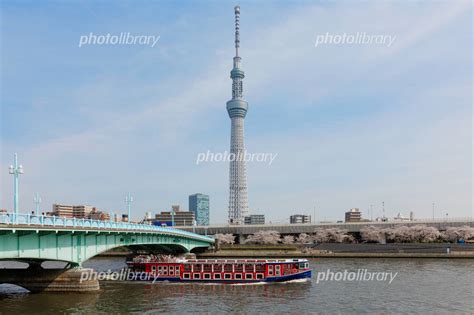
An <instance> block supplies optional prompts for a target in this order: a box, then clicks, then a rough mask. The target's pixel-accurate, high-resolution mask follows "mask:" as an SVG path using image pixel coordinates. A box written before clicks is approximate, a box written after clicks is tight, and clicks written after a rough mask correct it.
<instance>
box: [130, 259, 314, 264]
mask: <svg viewBox="0 0 474 315" xmlns="http://www.w3.org/2000/svg"><path fill="white" fill-rule="evenodd" d="M132 262H133V261H132ZM302 262H308V260H307V259H304V258H303V259H301V258H300V259H298V258H294V259H278V258H275V259H255V258H233V259H184V258H180V259H176V260H172V261H155V260H148V261H147V260H146V259H145V260H143V261H136V262H135V263H143V264H151V263H152V264H173V263H174V264H182V263H184V264H222V263H227V264H231V263H232V264H281V263H283V264H285V263H286V264H289V263H302Z"/></svg>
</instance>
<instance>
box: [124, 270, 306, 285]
mask: <svg viewBox="0 0 474 315" xmlns="http://www.w3.org/2000/svg"><path fill="white" fill-rule="evenodd" d="M303 279H311V270H306V271H303V272H299V273H295V274H291V275H283V276H275V277H268V278H266V279H261V280H245V279H242V280H235V279H231V280H225V279H220V280H216V279H209V280H207V279H180V278H175V277H157V278H156V279H155V278H154V277H153V276H151V277H150V280H149V282H176V283H216V284H217V283H221V284H246V283H276V282H287V281H293V280H303ZM131 281H143V280H139V279H137V280H131Z"/></svg>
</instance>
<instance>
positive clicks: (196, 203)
mask: <svg viewBox="0 0 474 315" xmlns="http://www.w3.org/2000/svg"><path fill="white" fill-rule="evenodd" d="M189 211H191V212H194V217H195V218H196V223H197V225H209V196H208V195H204V194H194V195H190V196H189Z"/></svg>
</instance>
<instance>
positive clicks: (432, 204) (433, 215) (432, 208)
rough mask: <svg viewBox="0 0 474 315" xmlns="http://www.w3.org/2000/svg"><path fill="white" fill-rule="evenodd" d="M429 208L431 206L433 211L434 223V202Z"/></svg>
mask: <svg viewBox="0 0 474 315" xmlns="http://www.w3.org/2000/svg"><path fill="white" fill-rule="evenodd" d="M431 206H432V211H433V221H434V218H435V215H434V210H435V204H434V202H433V204H432V205H431Z"/></svg>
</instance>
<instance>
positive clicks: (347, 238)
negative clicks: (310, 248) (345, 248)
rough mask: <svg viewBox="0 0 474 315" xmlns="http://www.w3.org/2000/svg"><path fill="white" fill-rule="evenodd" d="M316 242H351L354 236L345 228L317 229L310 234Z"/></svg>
mask: <svg viewBox="0 0 474 315" xmlns="http://www.w3.org/2000/svg"><path fill="white" fill-rule="evenodd" d="M312 239H313V241H314V242H316V243H344V242H353V241H354V237H353V236H352V235H350V234H348V231H347V230H341V229H338V228H329V229H317V230H316V231H315V233H314V234H313V236H312Z"/></svg>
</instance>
